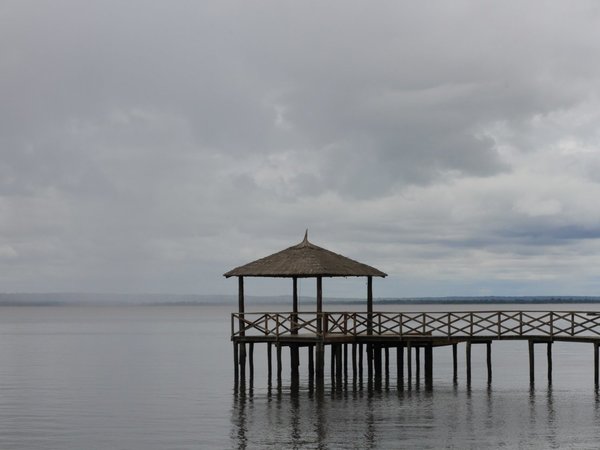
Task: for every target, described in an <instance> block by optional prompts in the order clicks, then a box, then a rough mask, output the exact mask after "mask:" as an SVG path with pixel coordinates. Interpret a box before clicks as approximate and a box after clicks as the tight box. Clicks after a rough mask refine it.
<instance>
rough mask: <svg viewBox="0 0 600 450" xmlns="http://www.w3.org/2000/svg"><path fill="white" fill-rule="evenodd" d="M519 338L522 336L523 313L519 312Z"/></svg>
mask: <svg viewBox="0 0 600 450" xmlns="http://www.w3.org/2000/svg"><path fill="white" fill-rule="evenodd" d="M519 336H523V311H519Z"/></svg>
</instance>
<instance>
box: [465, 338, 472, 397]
mask: <svg viewBox="0 0 600 450" xmlns="http://www.w3.org/2000/svg"><path fill="white" fill-rule="evenodd" d="M465 349H466V360H467V385H468V386H470V385H471V341H467V342H466V348H465Z"/></svg>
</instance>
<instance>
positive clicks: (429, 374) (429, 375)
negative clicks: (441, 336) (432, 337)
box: [425, 344, 433, 389]
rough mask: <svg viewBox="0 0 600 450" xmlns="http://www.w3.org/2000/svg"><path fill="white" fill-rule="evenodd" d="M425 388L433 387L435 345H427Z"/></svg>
mask: <svg viewBox="0 0 600 450" xmlns="http://www.w3.org/2000/svg"><path fill="white" fill-rule="evenodd" d="M425 387H426V388H427V389H431V388H432V387H433V345H431V344H427V346H426V347H425Z"/></svg>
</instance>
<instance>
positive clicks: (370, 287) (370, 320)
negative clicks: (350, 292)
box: [367, 277, 373, 335]
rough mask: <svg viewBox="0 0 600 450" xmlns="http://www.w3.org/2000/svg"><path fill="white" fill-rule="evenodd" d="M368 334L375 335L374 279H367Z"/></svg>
mask: <svg viewBox="0 0 600 450" xmlns="http://www.w3.org/2000/svg"><path fill="white" fill-rule="evenodd" d="M367 319H368V321H367V334H369V335H371V334H373V277H367Z"/></svg>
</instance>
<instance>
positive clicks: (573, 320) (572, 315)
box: [571, 313, 575, 336]
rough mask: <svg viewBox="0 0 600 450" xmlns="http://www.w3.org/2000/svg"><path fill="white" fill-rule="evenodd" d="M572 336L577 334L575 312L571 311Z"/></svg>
mask: <svg viewBox="0 0 600 450" xmlns="http://www.w3.org/2000/svg"><path fill="white" fill-rule="evenodd" d="M571 336H575V313H571Z"/></svg>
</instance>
